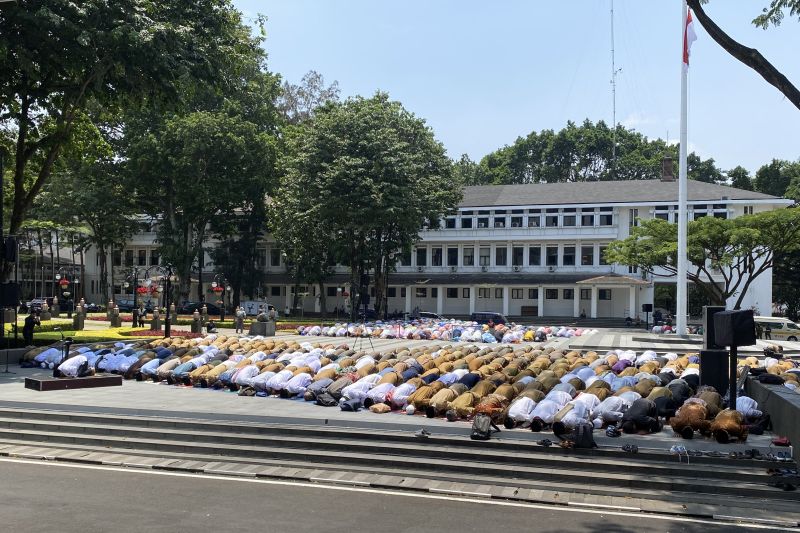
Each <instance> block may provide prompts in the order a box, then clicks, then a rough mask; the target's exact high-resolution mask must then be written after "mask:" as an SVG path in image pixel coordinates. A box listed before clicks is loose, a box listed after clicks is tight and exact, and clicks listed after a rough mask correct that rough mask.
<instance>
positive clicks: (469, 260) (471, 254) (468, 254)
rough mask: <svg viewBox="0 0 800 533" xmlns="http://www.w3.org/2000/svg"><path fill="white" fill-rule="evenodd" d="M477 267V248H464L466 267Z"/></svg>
mask: <svg viewBox="0 0 800 533" xmlns="http://www.w3.org/2000/svg"><path fill="white" fill-rule="evenodd" d="M473 265H475V248H473V247H472V246H470V247H468V248H464V266H468V267H471V266H473Z"/></svg>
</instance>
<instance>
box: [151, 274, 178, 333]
mask: <svg viewBox="0 0 800 533" xmlns="http://www.w3.org/2000/svg"><path fill="white" fill-rule="evenodd" d="M151 271H152V272H156V273H158V274H159V275H160V278H159V279H158V280H156V284H157V285H156V287H155V289H156V292H157V293H159V294H163V295H164V307H165V311H164V338H167V337H169V336H170V335H171V332H172V328H171V326H172V324H171V322H172V316H171V313H170V307H171V305H172V281H173V278H174V277H175V269H174V268H173V266H172V265H170V264H166V265H164V266H161V265H153V266H151V267H150V268H148V269H147V270H145V271H144V278H145V280H146V282H145V283H147V284H148V285H149V284H151V283H152V280H151V278H150V272H151ZM162 282H163V285H162ZM156 302H158V299H157V300H156Z"/></svg>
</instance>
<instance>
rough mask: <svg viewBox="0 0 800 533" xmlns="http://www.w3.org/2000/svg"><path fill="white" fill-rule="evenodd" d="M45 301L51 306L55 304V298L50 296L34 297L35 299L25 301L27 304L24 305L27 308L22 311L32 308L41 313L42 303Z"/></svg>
mask: <svg viewBox="0 0 800 533" xmlns="http://www.w3.org/2000/svg"><path fill="white" fill-rule="evenodd" d="M45 302H47V305H49V306H50V307H52V306H53V299H52V298H50V297H48V298H34V299H33V300H31V301H29V302H25V306H24V307H25V310H24V311H22V312H23V313H28V312H30V311H31V310H33V311H35V312H36V313H40V312H41V311H42V304H44V303H45Z"/></svg>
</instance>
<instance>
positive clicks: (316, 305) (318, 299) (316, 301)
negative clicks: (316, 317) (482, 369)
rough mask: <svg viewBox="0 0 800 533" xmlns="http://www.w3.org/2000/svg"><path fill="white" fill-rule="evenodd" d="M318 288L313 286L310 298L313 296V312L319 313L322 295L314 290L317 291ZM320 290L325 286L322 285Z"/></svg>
mask: <svg viewBox="0 0 800 533" xmlns="http://www.w3.org/2000/svg"><path fill="white" fill-rule="evenodd" d="M318 290H319V287H314V293H313V294H314V295H313V296H312V298H314V312H315V313H319V312H321V311H322V303H321V302H322V295H321V294H316V291H318ZM322 290H325V288H324V287H323V289H322ZM326 311H327V309H326Z"/></svg>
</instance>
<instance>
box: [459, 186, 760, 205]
mask: <svg viewBox="0 0 800 533" xmlns="http://www.w3.org/2000/svg"><path fill="white" fill-rule="evenodd" d="M688 185H689V188H688V193H689V201H690V202H692V201H704V200H705V201H708V202H723V201H725V200H723V197H727V199H728V200H774V199H776V197H775V196H770V195H769V194H763V193H760V192H752V191H745V190H743V189H735V188H733V187H728V186H726V185H715V184H713V183H704V182H701V181H694V180H689V182H688ZM677 201H678V182H677V180H676V181H672V182H666V181H661V180H630V181H587V182H577V183H531V184H527V185H476V186H472V187H465V188H464V199H463V200H462V201H461V204H460V207H488V206H505V205H557V204H607V203H623V202H665V203H667V202H677Z"/></svg>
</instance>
